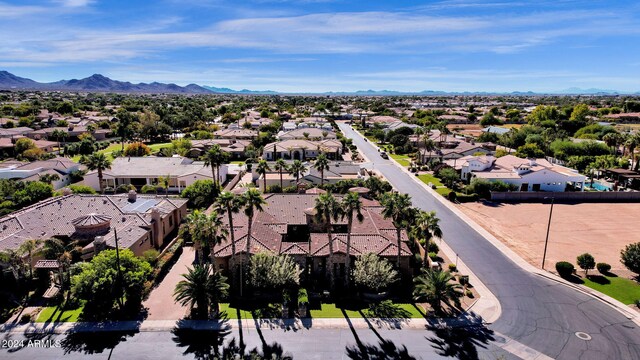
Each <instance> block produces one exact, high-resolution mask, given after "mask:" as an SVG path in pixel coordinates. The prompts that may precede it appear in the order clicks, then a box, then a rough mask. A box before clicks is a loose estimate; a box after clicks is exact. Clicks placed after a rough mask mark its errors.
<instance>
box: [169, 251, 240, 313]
mask: <svg viewBox="0 0 640 360" xmlns="http://www.w3.org/2000/svg"><path fill="white" fill-rule="evenodd" d="M182 277H184V280H181V281H180V282H178V284H176V287H175V289H174V291H173V297H174V299H175V301H176V302H178V303H180V305H182V306H187V305H188V306H189V307H190V309H191V310H192V311H193V308H194V307H197V308H198V313H197V315H196V316H197V318H199V319H206V318H207V317H208V315H209V311H210V309H211V308H214V307H215V308H216V311H217V307H218V303H219V302H220V300H221V299H223V298H224V297H226V296H227V294H228V291H229V285H228V284H227V279H226V277H224V276H223V275H222V274H221V273H220V272H217V271H215V270H214V269H213V268H212V266H211V265H209V264H203V265H195V266H194V267H193V268H191V269H188V272H187V273H186V274H182Z"/></svg>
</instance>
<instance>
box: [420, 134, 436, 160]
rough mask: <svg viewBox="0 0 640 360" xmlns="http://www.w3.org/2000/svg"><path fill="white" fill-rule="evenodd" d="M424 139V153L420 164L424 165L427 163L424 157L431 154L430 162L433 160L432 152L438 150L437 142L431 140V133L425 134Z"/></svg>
mask: <svg viewBox="0 0 640 360" xmlns="http://www.w3.org/2000/svg"><path fill="white" fill-rule="evenodd" d="M422 139H423V141H424V153H423V154H422V159H420V162H421V163H423V164H424V163H425V161H424V160H425V156H424V155H425V154H426V153H427V152H428V153H429V160H431V152H432V151H433V150H435V149H436V143H435V141H433V140H431V137H430V134H429V132H427V133H426V134H424V135H423V138H422ZM429 162H430V161H429Z"/></svg>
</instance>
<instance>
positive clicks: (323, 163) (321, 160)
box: [313, 154, 329, 186]
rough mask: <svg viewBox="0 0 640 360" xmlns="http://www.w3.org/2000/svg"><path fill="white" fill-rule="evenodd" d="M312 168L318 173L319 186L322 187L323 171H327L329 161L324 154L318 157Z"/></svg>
mask: <svg viewBox="0 0 640 360" xmlns="http://www.w3.org/2000/svg"><path fill="white" fill-rule="evenodd" d="M313 168H314V169H316V170H318V171H320V186H322V185H324V171H325V170H329V159H327V156H326V155H325V154H320V155H318V158H317V159H316V162H315V163H314V164H313Z"/></svg>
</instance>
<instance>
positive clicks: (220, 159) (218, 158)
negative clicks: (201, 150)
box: [203, 144, 226, 185]
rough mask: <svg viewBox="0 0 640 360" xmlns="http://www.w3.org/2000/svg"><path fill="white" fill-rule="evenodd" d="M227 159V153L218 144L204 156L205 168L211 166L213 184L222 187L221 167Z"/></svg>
mask: <svg viewBox="0 0 640 360" xmlns="http://www.w3.org/2000/svg"><path fill="white" fill-rule="evenodd" d="M225 158H226V156H225V153H224V152H223V151H222V148H221V147H220V145H218V144H213V146H212V147H211V148H210V149H209V151H207V152H206V153H205V154H204V155H203V160H204V166H211V174H212V176H213V182H214V183H215V184H217V185H220V166H221V165H222V164H224V163H225V160H226V159H225ZM216 174H217V176H216Z"/></svg>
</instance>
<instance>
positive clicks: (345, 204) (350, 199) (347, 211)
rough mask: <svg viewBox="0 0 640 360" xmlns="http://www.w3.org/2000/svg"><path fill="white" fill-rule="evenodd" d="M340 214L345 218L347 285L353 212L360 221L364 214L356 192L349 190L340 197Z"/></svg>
mask: <svg viewBox="0 0 640 360" xmlns="http://www.w3.org/2000/svg"><path fill="white" fill-rule="evenodd" d="M340 207H341V212H342V216H343V217H346V218H347V263H346V264H345V268H346V269H345V270H346V273H347V278H346V284H347V287H349V274H350V272H349V270H350V267H351V227H352V226H353V214H354V213H355V214H356V219H358V221H359V222H362V220H363V219H364V216H362V212H361V210H362V201H360V196H359V195H358V193H354V192H350V193H348V194H347V195H346V196H345V197H343V198H342V202H341V203H340Z"/></svg>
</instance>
